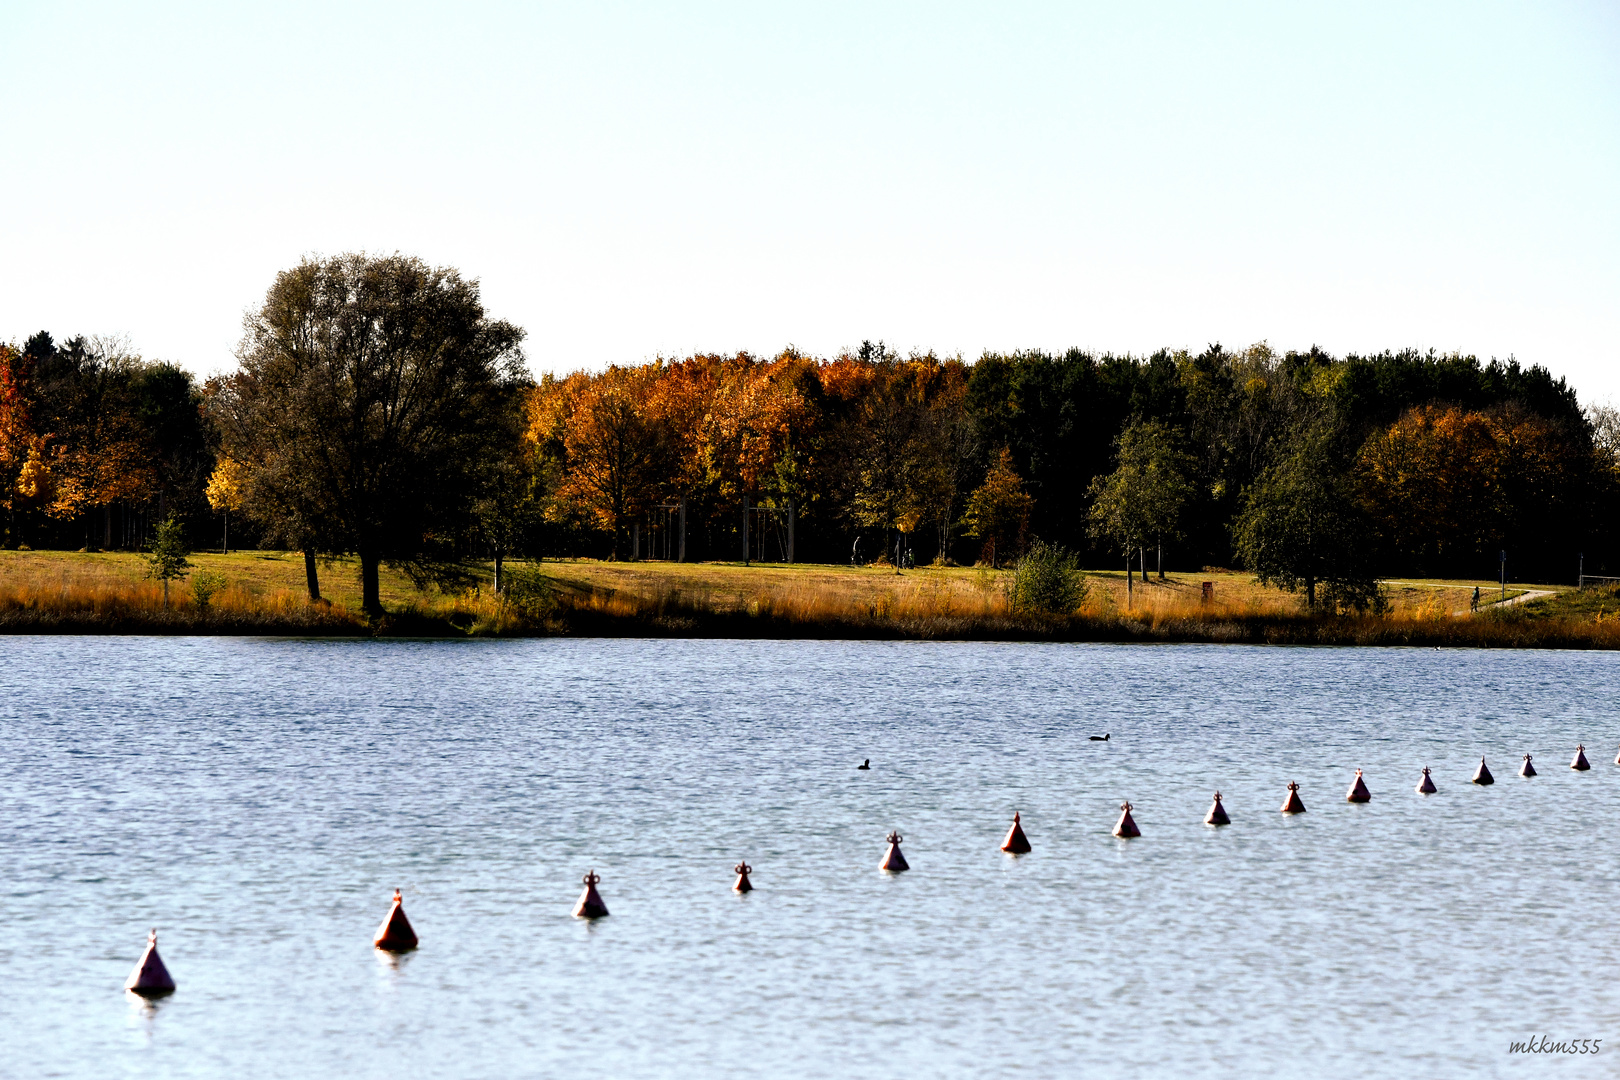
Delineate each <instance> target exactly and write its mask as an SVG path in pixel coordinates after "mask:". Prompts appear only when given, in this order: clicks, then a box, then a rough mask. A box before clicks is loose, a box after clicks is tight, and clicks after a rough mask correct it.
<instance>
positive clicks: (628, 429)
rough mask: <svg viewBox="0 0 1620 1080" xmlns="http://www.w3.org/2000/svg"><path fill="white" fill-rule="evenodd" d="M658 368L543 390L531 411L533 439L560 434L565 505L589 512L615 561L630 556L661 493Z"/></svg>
mask: <svg viewBox="0 0 1620 1080" xmlns="http://www.w3.org/2000/svg"><path fill="white" fill-rule="evenodd" d="M655 372H656V369H655V368H645V367H643V368H624V367H610V368H608V370H607V371H605V372H603V373H602V374H601V375H599V376H594V377H593V376H590V375H588V374H585V373H583V372H581V373H577V374H576V375H573V376H570V377H569V378H568V379H567V380H566V381H565V382H563V383H562V384H560V385H552V386H542V392H541V393H540V394H539V395H538V396H537V398H536V404H535V405H534V406H533V407H532V408H531V420H530V438H531V440H533V441H535V442H537V443H539V442H543V441H545V440H546V439H547V438H549V437H550V433H551V432H555V434H556V441H557V443H558V444H559V445H560V447H561V450H562V454H563V472H562V482H561V484H560V486H559V488H558V492H557V494H558V496H559V500H560V503H561V505H563V506H565V507H566V506H570V505H571V506H573V507H577V508H579V509H582V510H583V511H585V512H586V513H587V514H588V515H589V516H590V517H591V518H592V519H594V521H595V522H596V524H597V525H598V526H599V527H600V528H602V529H603V530H605V531H607V532H609V533H611V534H612V536H613V550H612V554H613V557H614V558H616V559H617V558H621V557H622V556H623V555H624V554H625V552H626V544H625V540H626V537H627V536H628V534H629V526H630V524H631V522H632V521H633V520H634V519H635V518H636V517H637V516H638V515H640V514H642V513H645V512H646V509H647V507H648V505H649V504H650V503H651V501H652V498H653V496H654V494H655V492H656V488H657V484H658V481H659V478H660V476H661V466H662V464H663V451H664V446H665V443H664V438H663V432H662V429H661V427H660V425H659V424H658V423H657V422H656V420H655V418H654V417H653V416H652V415H651V413H650V411H649V409H648V403H649V400H650V398H651V393H650V391H651V388H652V385H653V381H654V379H655Z"/></svg>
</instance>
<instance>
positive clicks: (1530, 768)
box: [1519, 754, 1536, 776]
mask: <svg viewBox="0 0 1620 1080" xmlns="http://www.w3.org/2000/svg"><path fill="white" fill-rule="evenodd" d="M1519 775H1520V776H1534V775H1536V767H1535V766H1534V765H1532V764H1530V755H1529V754H1526V755H1524V764H1523V765H1520V766H1519Z"/></svg>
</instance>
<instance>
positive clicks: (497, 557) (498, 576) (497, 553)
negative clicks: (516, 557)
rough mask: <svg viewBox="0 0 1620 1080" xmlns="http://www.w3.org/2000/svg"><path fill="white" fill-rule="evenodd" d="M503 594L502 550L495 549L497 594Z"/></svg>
mask: <svg viewBox="0 0 1620 1080" xmlns="http://www.w3.org/2000/svg"><path fill="white" fill-rule="evenodd" d="M500 594H501V551H500V549H499V548H496V549H495V595H496V596H499V595H500Z"/></svg>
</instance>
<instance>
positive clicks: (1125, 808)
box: [1114, 802, 1142, 840]
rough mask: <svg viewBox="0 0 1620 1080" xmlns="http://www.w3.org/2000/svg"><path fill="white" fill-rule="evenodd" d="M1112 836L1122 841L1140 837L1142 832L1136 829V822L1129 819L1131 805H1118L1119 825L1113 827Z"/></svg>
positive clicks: (1124, 803) (1125, 803)
mask: <svg viewBox="0 0 1620 1080" xmlns="http://www.w3.org/2000/svg"><path fill="white" fill-rule="evenodd" d="M1114 835H1115V836H1117V837H1119V838H1120V839H1122V840H1125V839H1129V838H1130V837H1133V836H1141V835H1142V830H1141V829H1138V828H1137V827H1136V821H1135V819H1133V818H1132V817H1131V804H1130V803H1128V802H1122V803H1120V804H1119V823H1118V824H1117V825H1115V826H1114Z"/></svg>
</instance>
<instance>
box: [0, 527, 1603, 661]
mask: <svg viewBox="0 0 1620 1080" xmlns="http://www.w3.org/2000/svg"><path fill="white" fill-rule="evenodd" d="M191 558H192V559H193V560H194V563H195V566H196V569H197V570H200V571H209V572H210V574H211V575H212V576H213V578H214V579H215V580H217V581H223V582H224V585H223V587H222V588H220V589H219V590H218V591H217V592H215V593H212V594H209V595H207V596H203V597H202V598H201V599H200V600H199V599H197V598H196V597H195V595H194V592H193V590H192V589H191V588H190V587H188V585H187V583H186V582H185V581H177V582H175V583H174V584H173V585H171V587H170V597H169V599H168V600H167V601H165V600H164V598H163V594H162V591H161V589H160V587H159V586H158V584H157V583H156V582H153V581H151V580H149V579H144V578H143V577H142V574H143V573H144V564H143V563H142V562H141V560H140V557H139V556H138V555H135V554H133V553H106V552H98V553H84V552H18V551H4V552H0V634H3V635H14V636H15V635H39V636H76V637H86V636H107V637H121V636H132V635H143V636H174V637H200V636H218V637H289V638H309V637H325V638H355V639H376V638H414V639H422V640H431V639H458V638H466V637H608V638H633V637H635V638H649V639H652V638H663V639H669V638H703V639H730V640H780V641H854V640H870V641H999V642H1023V641H1028V642H1077V643H1078V642H1096V643H1102V642H1119V643H1164V644H1243V645H1319V646H1369V647H1414V648H1432V647H1440V648H1448V647H1450V648H1499V649H1525V648H1553V649H1583V650H1591V649H1602V650H1607V649H1620V620H1616V619H1614V618H1613V617H1611V616H1610V614H1609V612H1608V609H1609V608H1610V607H1612V608H1615V609H1616V610H1617V611H1620V589H1615V588H1600V589H1591V588H1589V589H1585V590H1574V589H1569V588H1567V587H1560V586H1546V585H1541V586H1536V585H1531V584H1520V583H1513V584H1510V585H1509V588H1508V592H1509V593H1510V594H1512V595H1513V596H1514V597H1515V599H1524V600H1527V601H1528V602H1523V603H1515V602H1514V600H1512V599H1510V600H1509V601H1508V602H1507V603H1506V604H1495V605H1492V606H1487V607H1482V608H1481V610H1480V611H1479V613H1478V614H1472V615H1470V614H1468V613H1467V611H1466V609H1467V606H1468V604H1467V598H1468V597H1469V596H1471V594H1472V590H1473V588H1474V587H1475V585H1477V584H1479V583H1477V582H1454V581H1421V580H1413V581H1390V582H1388V583H1386V591H1387V593H1388V599H1389V610H1388V612H1387V613H1386V614H1383V615H1355V614H1343V615H1328V614H1320V613H1310V612H1307V611H1305V610H1303V609H1302V607H1301V604H1300V600H1299V598H1298V597H1297V596H1293V595H1291V594H1287V593H1282V592H1280V591H1278V590H1276V589H1271V588H1268V587H1266V586H1262V585H1260V584H1259V583H1258V582H1256V581H1255V580H1254V578H1253V577H1252V576H1251V575H1246V574H1241V573H1235V572H1233V571H1229V570H1221V569H1217V568H1213V567H1209V568H1205V569H1204V570H1202V571H1199V572H1197V573H1192V574H1188V573H1174V574H1167V575H1166V576H1165V578H1164V579H1162V580H1161V579H1157V578H1155V579H1154V580H1152V581H1149V582H1139V581H1138V582H1135V583H1133V585H1132V587H1131V593H1130V594H1127V591H1126V587H1125V580H1124V575H1123V574H1122V573H1121V572H1120V571H1112V572H1109V571H1091V572H1088V573H1087V574H1086V575H1085V581H1086V590H1087V591H1086V596H1085V599H1084V601H1083V603H1082V604H1081V605H1080V607H1079V609H1078V610H1077V611H1076V612H1075V613H1074V614H1071V615H1061V616H1057V615H1033V614H1027V613H1019V612H1015V611H1013V610H1012V609H1011V607H1010V604H1009V601H1008V596H1007V590H1006V588H1005V585H1006V572H1005V571H997V570H992V569H990V568H988V567H925V568H918V569H915V570H907V571H906V572H905V573H903V574H896V573H895V572H894V570H893V569H892V568H890V567H881V566H878V567H847V566H837V565H814V564H791V565H789V564H780V563H778V564H764V565H759V564H756V565H754V566H745V565H743V564H739V563H684V564H683V563H650V562H633V563H613V562H596V561H592V560H566V561H545V562H527V563H524V562H516V563H509V564H508V572H509V574H510V575H511V577H510V578H509V586H510V588H509V589H508V592H507V593H506V595H504V596H497V595H496V594H494V592H493V588H492V586H493V581H492V569H493V568H492V567H491V566H490V565H489V564H480V563H468V564H466V566H465V569H466V571H467V577H468V578H469V580H470V582H471V584H470V585H467V586H465V587H463V588H461V589H460V591H456V592H450V591H443V590H439V589H435V588H432V587H429V588H427V589H418V588H416V587H415V586H414V585H412V584H411V583H410V582H408V581H407V580H406V579H404V578H403V577H402V576H399V575H394V577H393V578H391V579H390V580H388V581H386V582H385V589H384V597H383V599H384V606H385V609H386V612H387V613H386V614H385V615H384V616H383V617H381V618H380V619H378V620H375V621H373V620H370V619H367V618H366V617H365V616H364V615H363V614H362V613H360V612H359V611H358V596H357V595H355V593H356V590H355V588H354V586H355V581H354V580H352V578H353V574H352V570H353V568H352V567H351V566H349V565H348V561H347V560H342V559H333V560H328V561H324V562H323V566H324V568H325V572H324V573H323V575H322V577H323V581H322V591H323V593H325V594H328V595H329V599H327V600H322V601H311V600H309V599H308V597H307V594H306V593H305V592H304V591H303V590H302V589H301V588H299V587H298V586H299V585H301V583H302V575H303V566H302V558H301V557H293V556H289V554H288V553H284V552H236V553H232V554H230V555H220V554H212V553H199V554H196V555H193V556H191ZM1206 582H1209V583H1211V584H1212V596H1213V599H1206V598H1205V594H1204V591H1203V586H1204V584H1205V583H1206ZM1533 590H1534V591H1535V595H1534V597H1533V598H1531V595H1530V594H1531V592H1532V591H1533ZM1127 604H1129V605H1130V606H1129V607H1127V606H1126V605H1127ZM1459 608H1460V609H1463V610H1461V611H1459Z"/></svg>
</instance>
